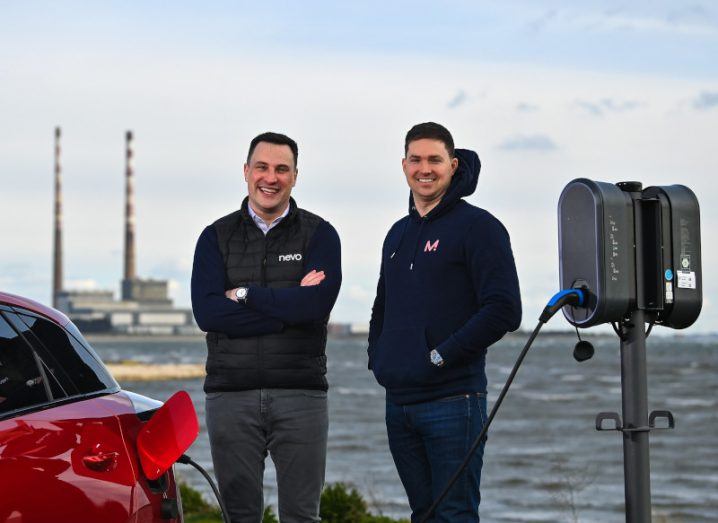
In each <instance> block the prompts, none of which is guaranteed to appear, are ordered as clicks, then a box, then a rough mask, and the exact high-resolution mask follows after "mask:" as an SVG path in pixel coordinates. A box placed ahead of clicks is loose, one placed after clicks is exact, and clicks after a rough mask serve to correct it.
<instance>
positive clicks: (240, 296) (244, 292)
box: [235, 287, 247, 300]
mask: <svg viewBox="0 0 718 523" xmlns="http://www.w3.org/2000/svg"><path fill="white" fill-rule="evenodd" d="M235 294H236V296H237V299H240V300H243V299H244V298H246V297H247V289H245V288H244V287H240V288H239V289H237V292H236V293H235Z"/></svg>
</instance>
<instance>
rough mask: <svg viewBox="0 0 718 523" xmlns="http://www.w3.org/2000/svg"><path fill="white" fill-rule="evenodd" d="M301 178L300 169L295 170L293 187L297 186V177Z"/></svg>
mask: <svg viewBox="0 0 718 523" xmlns="http://www.w3.org/2000/svg"><path fill="white" fill-rule="evenodd" d="M298 176H299V169H294V182H292V187H294V186H295V185H297V177H298Z"/></svg>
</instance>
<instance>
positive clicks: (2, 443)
mask: <svg viewBox="0 0 718 523" xmlns="http://www.w3.org/2000/svg"><path fill="white" fill-rule="evenodd" d="M0 304H1V305H5V306H8V307H11V308H13V309H24V310H25V311H30V312H33V313H36V314H40V315H42V316H44V317H45V318H47V319H49V320H50V321H52V322H53V323H55V324H56V325H59V326H61V327H62V328H63V329H66V330H72V329H74V326H73V325H72V324H71V323H70V321H69V319H68V318H67V317H66V316H65V315H64V314H62V313H60V312H58V311H55V310H54V309H51V308H49V307H45V306H43V305H41V304H39V303H37V302H34V301H33V300H28V299H26V298H22V297H19V296H15V295H11V294H7V293H2V292H0ZM18 312H23V311H18ZM4 314H8V310H7V309H5V313H4ZM70 328H72V329H70ZM83 342H84V340H83ZM85 343H86V342H85ZM48 349H50V350H51V347H48ZM90 350H91V349H90ZM93 354H94V351H93ZM95 357H96V356H95ZM96 358H97V357H96ZM97 359H98V361H99V358H97ZM115 387H116V384H115ZM133 399H134V401H133ZM158 404H159V403H158V402H156V401H154V400H149V399H147V398H143V397H140V396H138V395H136V394H134V393H125V392H124V391H121V390H120V391H119V392H118V388H117V387H116V388H110V389H108V390H105V391H99V392H97V393H92V394H85V395H82V394H81V395H78V396H70V397H67V398H62V399H60V400H59V401H58V400H56V401H55V402H47V403H45V404H41V405H35V406H30V407H28V408H23V409H20V410H18V411H17V412H9V413H6V414H4V418H5V419H0V493H1V495H0V522H17V523H46V522H49V521H53V522H59V523H97V522H103V523H130V522H132V523H159V522H167V523H181V522H182V521H183V517H182V515H181V502H180V499H179V489H178V487H177V484H176V482H175V479H174V471H173V469H170V470H169V471H168V472H166V473H165V474H164V476H162V477H160V478H159V480H158V481H154V482H152V481H149V480H148V479H147V478H146V477H145V475H144V474H143V472H142V468H141V466H140V461H139V457H138V452H137V437H138V434H139V432H140V429H141V428H142V426H143V425H144V423H145V422H146V421H143V420H147V419H149V417H151V416H150V415H151V411H152V409H153V408H156V407H157V405H158ZM148 409H149V410H150V412H147V411H148ZM166 500H177V501H176V502H177V505H178V506H179V507H180V515H179V517H177V518H175V519H171V518H167V519H166V518H164V517H163V514H162V502H163V501H165V502H166Z"/></svg>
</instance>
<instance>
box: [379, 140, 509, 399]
mask: <svg viewBox="0 0 718 523" xmlns="http://www.w3.org/2000/svg"><path fill="white" fill-rule="evenodd" d="M456 156H457V158H458V159H459V166H458V168H457V170H456V173H455V174H454V176H453V178H452V180H451V184H450V185H449V188H448V190H447V192H446V194H445V195H444V197H443V198H442V199H441V201H440V202H439V204H438V205H437V206H436V207H434V208H433V209H432V210H431V211H430V212H429V213H427V214H426V215H425V216H424V217H423V218H422V217H421V216H420V215H419V213H418V212H417V211H416V208H415V207H414V200H413V197H412V196H411V195H410V197H409V215H408V216H405V217H404V218H402V219H401V220H399V221H398V222H396V223H395V224H394V225H393V226H392V228H391V229H390V230H389V233H388V234H387V235H386V239H385V240H384V246H383V248H382V262H381V273H380V275H379V284H378V286H377V295H376V299H375V301H374V307H373V309H372V318H371V323H370V328H369V349H368V352H369V368H370V369H372V370H373V371H374V375H375V376H376V379H377V381H378V382H379V383H380V384H381V385H383V386H384V387H385V388H386V391H387V399H388V400H389V401H391V402H393V403H396V404H400V405H405V404H411V403H419V402H423V401H431V400H434V399H438V398H444V397H448V396H453V395H457V394H467V393H474V392H486V372H485V361H486V350H487V349H488V347H489V346H491V345H492V344H493V343H495V342H497V341H498V340H500V339H501V338H502V337H503V336H504V334H506V333H507V332H509V331H513V330H516V329H517V328H518V327H519V325H520V323H521V296H520V293H519V282H518V277H517V275H516V266H515V264H514V257H513V254H512V252H511V243H510V241H509V235H508V233H507V232H506V229H505V228H504V226H503V225H502V224H501V222H499V221H498V220H497V219H496V218H494V217H493V216H492V215H491V214H490V213H488V212H487V211H485V210H483V209H480V208H478V207H475V206H473V205H471V204H469V203H467V202H465V201H464V200H462V197H464V196H468V195H470V194H472V193H473V192H474V190H475V189H476V183H477V182H478V179H479V170H480V168H481V163H480V162H479V157H478V156H477V154H476V153H475V152H473V151H469V150H465V149H456ZM432 349H436V350H437V351H438V352H439V354H440V355H441V356H442V358H443V359H444V365H443V366H442V367H437V366H436V365H433V364H432V363H431V361H430V359H429V353H430V352H431V350H432Z"/></svg>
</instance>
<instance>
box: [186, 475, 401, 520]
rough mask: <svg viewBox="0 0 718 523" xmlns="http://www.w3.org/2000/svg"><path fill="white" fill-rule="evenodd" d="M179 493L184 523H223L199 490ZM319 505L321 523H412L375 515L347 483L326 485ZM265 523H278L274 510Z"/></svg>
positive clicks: (266, 515)
mask: <svg viewBox="0 0 718 523" xmlns="http://www.w3.org/2000/svg"><path fill="white" fill-rule="evenodd" d="M180 493H181V495H182V510H183V511H184V517H185V523H222V514H221V512H220V510H219V508H218V507H217V505H214V504H211V503H208V502H207V501H206V500H205V499H204V497H202V494H201V493H200V492H199V491H198V490H196V489H194V488H192V487H190V486H189V485H188V484H187V483H185V482H180ZM320 503H321V507H320V509H319V515H320V517H321V518H322V523H409V520H408V519H393V518H389V517H386V516H382V515H376V514H372V513H371V512H369V509H368V507H367V503H366V501H365V500H364V498H363V497H362V495H361V494H360V493H359V492H358V491H357V490H356V489H355V488H354V487H352V486H350V485H347V484H345V483H334V484H332V485H327V486H326V487H325V488H324V491H323V492H322V497H321V502H320ZM262 523H279V519H278V518H277V516H276V515H275V514H274V510H273V509H272V507H266V508H265V509H264V517H263V518H262Z"/></svg>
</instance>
